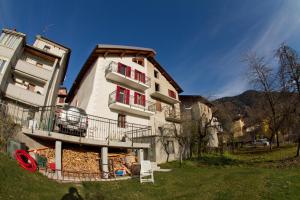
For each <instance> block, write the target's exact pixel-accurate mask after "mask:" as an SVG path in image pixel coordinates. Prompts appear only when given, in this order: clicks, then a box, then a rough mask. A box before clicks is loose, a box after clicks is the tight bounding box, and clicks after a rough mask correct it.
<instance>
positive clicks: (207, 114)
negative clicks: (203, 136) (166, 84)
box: [179, 95, 222, 148]
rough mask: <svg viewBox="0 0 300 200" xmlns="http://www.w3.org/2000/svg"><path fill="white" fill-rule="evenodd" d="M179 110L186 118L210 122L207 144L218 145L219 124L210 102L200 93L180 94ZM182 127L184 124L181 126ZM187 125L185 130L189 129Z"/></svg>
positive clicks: (209, 145)
mask: <svg viewBox="0 0 300 200" xmlns="http://www.w3.org/2000/svg"><path fill="white" fill-rule="evenodd" d="M179 99H180V101H181V112H182V113H183V116H185V118H186V119H187V120H191V121H198V122H200V123H203V126H204V123H208V122H209V123H210V124H209V129H208V135H207V137H208V138H207V140H208V143H207V146H208V147H211V148H216V147H218V146H219V140H218V133H219V132H221V131H222V130H221V127H220V124H219V122H218V120H217V118H216V117H214V116H213V113H212V106H213V105H212V104H211V103H210V102H209V101H208V100H207V99H205V98H203V97H202V96H200V95H180V96H179ZM183 127H184V126H183ZM188 129H189V127H187V130H183V131H189V130H188Z"/></svg>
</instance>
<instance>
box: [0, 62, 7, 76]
mask: <svg viewBox="0 0 300 200" xmlns="http://www.w3.org/2000/svg"><path fill="white" fill-rule="evenodd" d="M5 64H6V60H3V59H1V58H0V73H2V72H3V69H4V67H5Z"/></svg>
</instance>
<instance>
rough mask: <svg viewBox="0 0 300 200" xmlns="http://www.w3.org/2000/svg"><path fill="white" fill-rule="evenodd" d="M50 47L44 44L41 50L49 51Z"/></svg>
mask: <svg viewBox="0 0 300 200" xmlns="http://www.w3.org/2000/svg"><path fill="white" fill-rule="evenodd" d="M50 49H51V47H50V46H48V45H44V47H43V51H46V52H49V51H50Z"/></svg>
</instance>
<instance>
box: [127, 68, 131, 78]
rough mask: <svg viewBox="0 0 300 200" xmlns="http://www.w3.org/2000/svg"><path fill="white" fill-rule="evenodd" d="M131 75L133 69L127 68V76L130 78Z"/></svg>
mask: <svg viewBox="0 0 300 200" xmlns="http://www.w3.org/2000/svg"><path fill="white" fill-rule="evenodd" d="M130 75H131V67H129V66H127V67H126V76H127V77H130Z"/></svg>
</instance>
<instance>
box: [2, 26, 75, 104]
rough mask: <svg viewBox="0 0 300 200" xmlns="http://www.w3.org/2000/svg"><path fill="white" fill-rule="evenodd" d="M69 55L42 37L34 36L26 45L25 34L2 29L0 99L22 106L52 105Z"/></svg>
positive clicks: (61, 47) (64, 48)
mask: <svg viewBox="0 0 300 200" xmlns="http://www.w3.org/2000/svg"><path fill="white" fill-rule="evenodd" d="M45 47H46V49H45ZM58 47H59V48H58ZM69 56H70V50H69V49H68V48H66V47H63V46H61V45H59V44H57V43H55V42H52V41H50V40H48V39H46V38H43V37H42V36H37V37H36V40H35V42H34V44H33V45H32V46H30V45H28V44H26V35H25V34H23V33H20V32H16V31H15V30H8V29H3V30H2V34H1V36H0V61H1V60H2V62H3V60H4V62H5V64H4V65H3V66H1V73H0V90H1V94H2V95H1V96H2V97H1V99H2V100H5V101H10V102H15V103H16V104H19V105H21V104H22V105H24V106H25V107H32V106H33V107H39V106H54V105H55V103H56V96H57V91H58V88H59V85H60V84H61V83H62V82H63V79H64V75H65V72H66V68H67V64H68V60H69ZM26 105H27V106H26Z"/></svg>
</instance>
